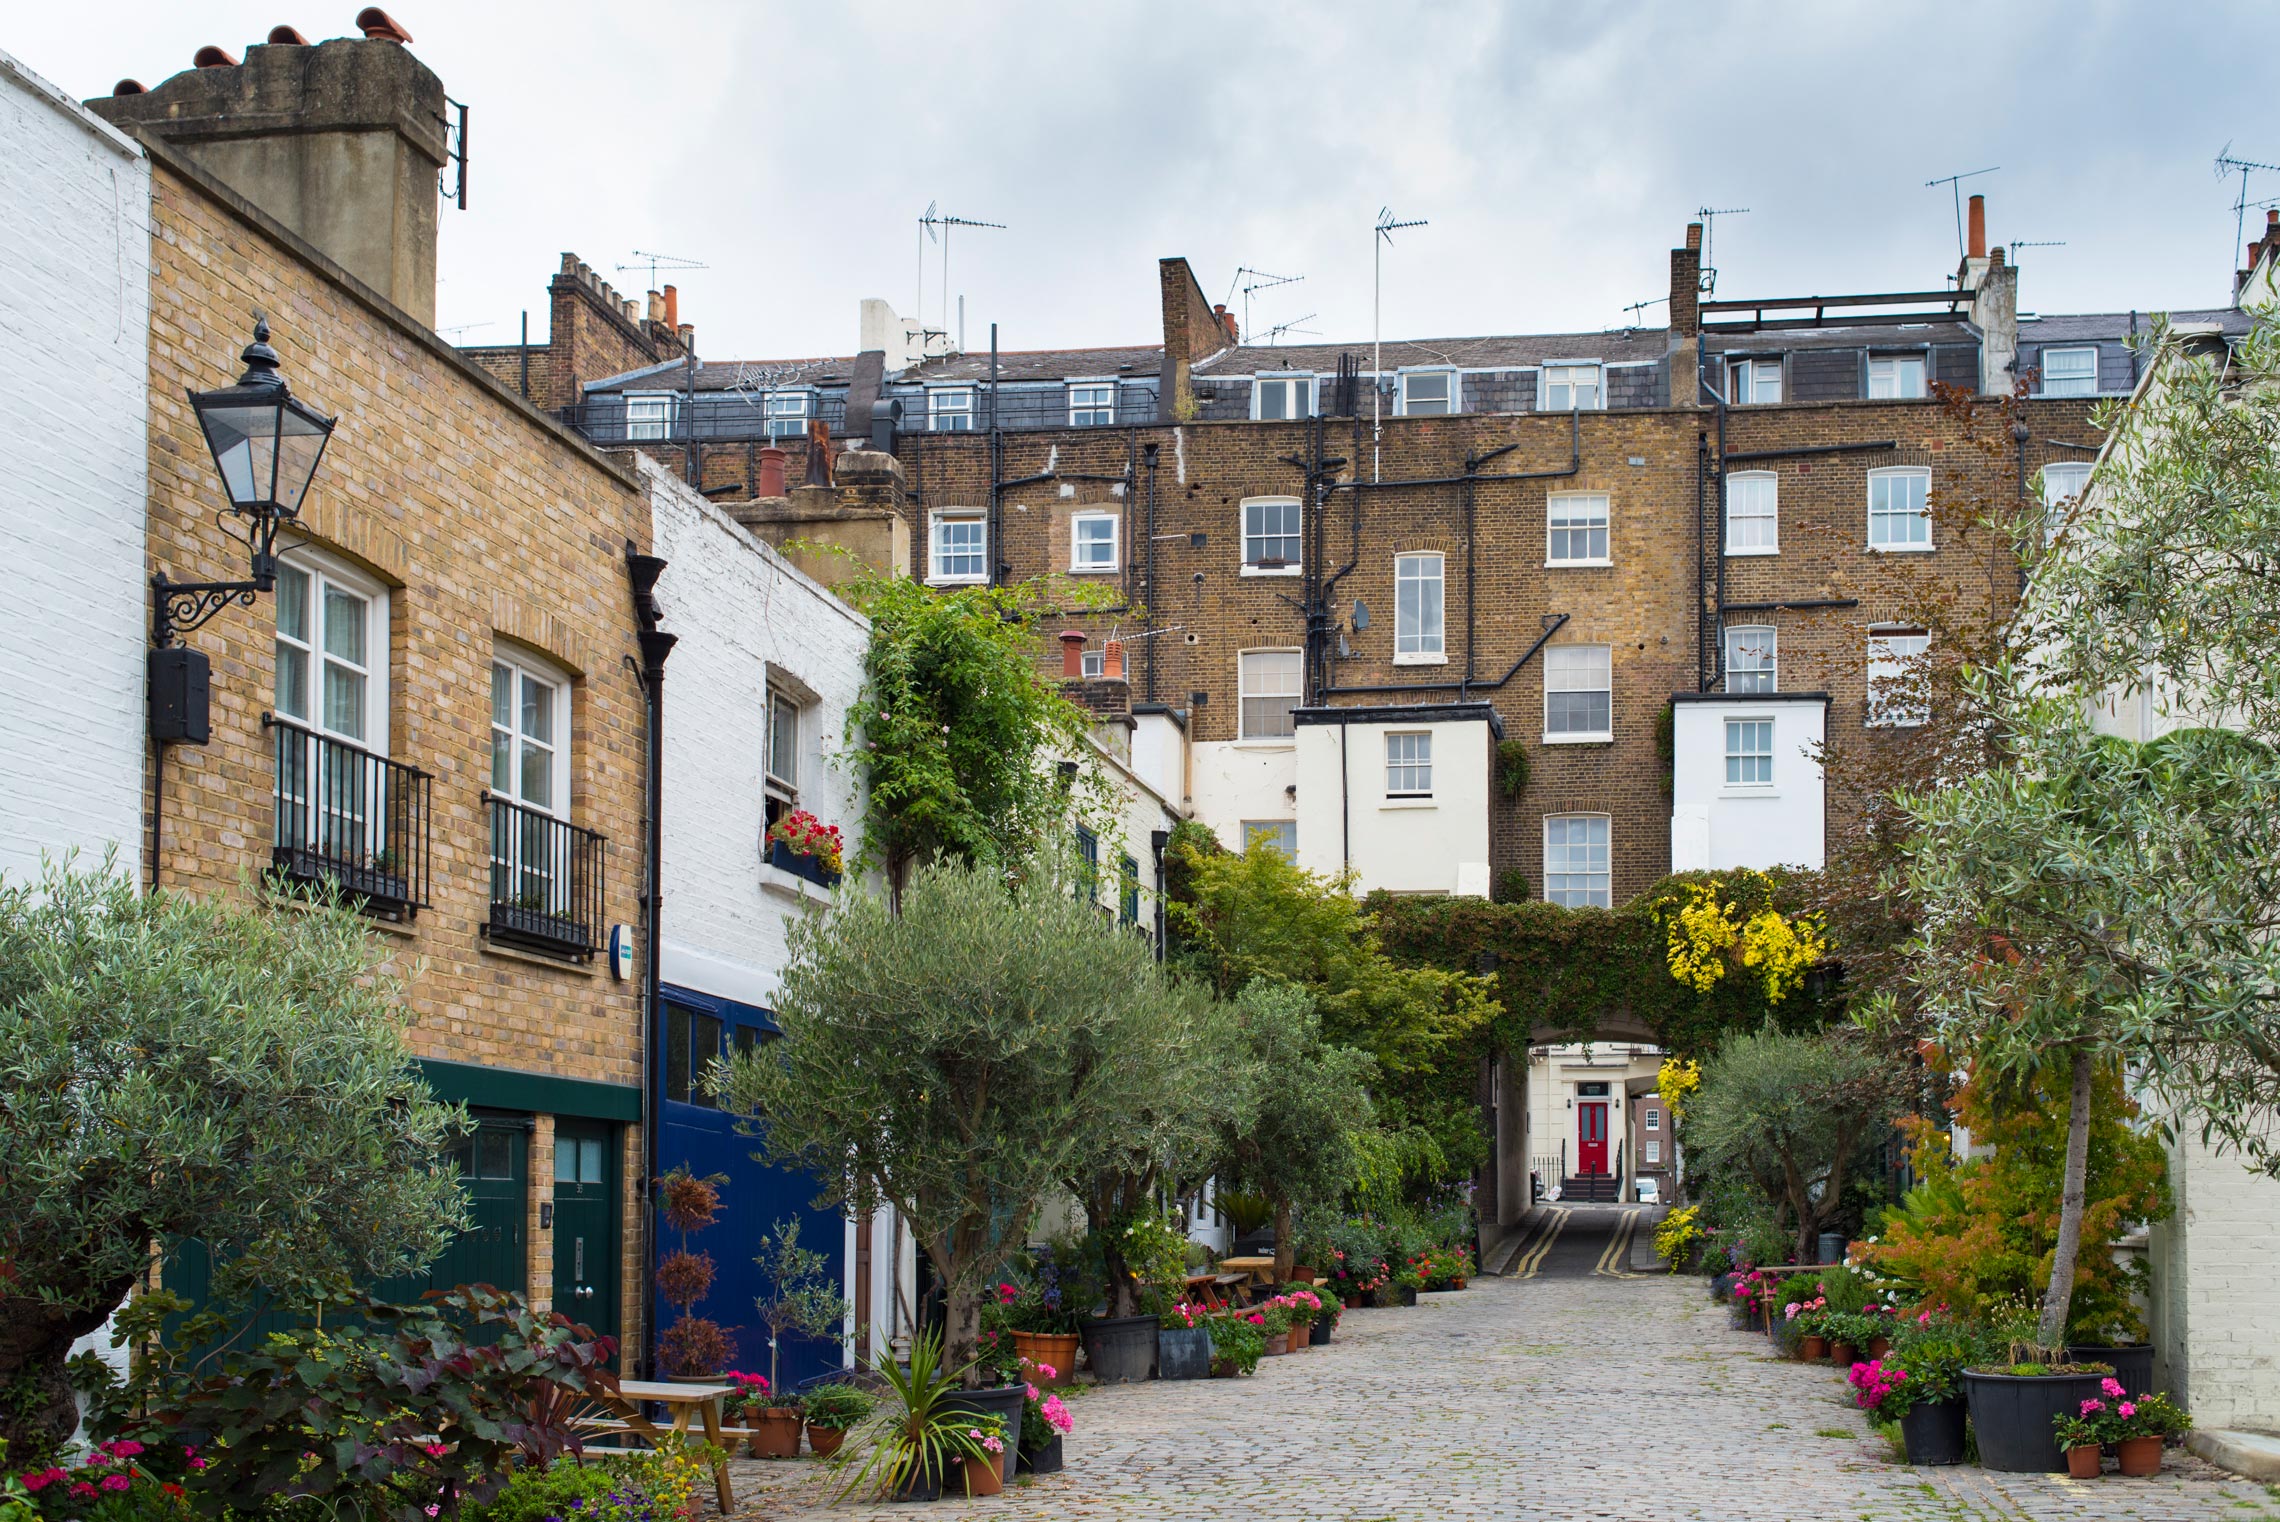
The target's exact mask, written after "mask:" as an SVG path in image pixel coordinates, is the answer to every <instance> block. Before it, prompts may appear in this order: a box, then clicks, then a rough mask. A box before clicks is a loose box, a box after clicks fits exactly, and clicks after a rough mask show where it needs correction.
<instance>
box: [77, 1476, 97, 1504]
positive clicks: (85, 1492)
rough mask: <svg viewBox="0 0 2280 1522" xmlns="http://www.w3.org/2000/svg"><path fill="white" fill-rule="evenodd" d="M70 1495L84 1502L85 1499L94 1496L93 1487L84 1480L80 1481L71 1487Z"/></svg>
mask: <svg viewBox="0 0 2280 1522" xmlns="http://www.w3.org/2000/svg"><path fill="white" fill-rule="evenodd" d="M71 1493H72V1494H73V1495H74V1496H77V1497H79V1498H80V1499H81V1500H85V1499H86V1498H87V1497H89V1496H91V1495H94V1494H95V1487H94V1486H92V1485H90V1484H88V1483H87V1482H86V1481H85V1480H81V1481H79V1482H77V1483H76V1484H74V1485H73V1486H72V1487H71Z"/></svg>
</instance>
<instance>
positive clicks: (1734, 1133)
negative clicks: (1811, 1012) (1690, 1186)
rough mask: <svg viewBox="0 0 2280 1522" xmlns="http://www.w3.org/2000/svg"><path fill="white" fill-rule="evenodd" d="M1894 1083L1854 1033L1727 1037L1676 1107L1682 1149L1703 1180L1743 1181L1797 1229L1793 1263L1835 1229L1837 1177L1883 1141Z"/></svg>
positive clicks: (1839, 1203) (1890, 1069)
mask: <svg viewBox="0 0 2280 1522" xmlns="http://www.w3.org/2000/svg"><path fill="white" fill-rule="evenodd" d="M1902 1087H1903V1075H1902V1074H1901V1073H1900V1072H1899V1071H1898V1070H1897V1069H1896V1068H1895V1066H1894V1065H1893V1063H1892V1061H1891V1060H1890V1058H1889V1057H1888V1056H1887V1055H1886V1054H1885V1053H1884V1052H1882V1051H1880V1050H1879V1049H1877V1047H1876V1046H1874V1045H1873V1044H1872V1043H1871V1042H1869V1041H1868V1040H1867V1039H1866V1038H1865V1037H1864V1036H1863V1035H1862V1033H1861V1032H1859V1031H1856V1030H1852V1029H1849V1028H1838V1029H1834V1030H1827V1031H1820V1032H1815V1033H1811V1034H1795V1033H1792V1032H1788V1031H1782V1030H1776V1029H1774V1028H1772V1027H1770V1026H1769V1027H1767V1028H1766V1029H1764V1030H1761V1031H1756V1032H1752V1033H1749V1034H1746V1035H1739V1036H1733V1037H1729V1038H1728V1039H1727V1040H1726V1041H1725V1043H1724V1044H1723V1045H1721V1046H1720V1047H1719V1048H1718V1050H1717V1053H1716V1054H1715V1055H1713V1056H1712V1057H1711V1058H1710V1060H1709V1061H1708V1062H1707V1063H1705V1064H1704V1066H1703V1069H1702V1086H1701V1088H1700V1089H1698V1090H1697V1091H1696V1093H1695V1095H1694V1098H1693V1099H1692V1100H1691V1101H1690V1102H1689V1103H1688V1105H1687V1107H1686V1137H1687V1146H1688V1148H1689V1149H1690V1151H1691V1152H1692V1154H1693V1156H1694V1158H1695V1159H1696V1160H1697V1161H1698V1162H1700V1163H1702V1164H1704V1165H1706V1166H1708V1167H1709V1168H1711V1169H1713V1170H1724V1171H1730V1172H1731V1173H1733V1174H1734V1175H1736V1176H1738V1177H1740V1178H1744V1179H1747V1180H1748V1181H1749V1182H1750V1183H1751V1184H1752V1185H1754V1186H1755V1187H1756V1189H1757V1191H1758V1192H1759V1193H1760V1194H1761V1195H1763V1196H1764V1197H1765V1200H1766V1203H1767V1204H1769V1205H1771V1206H1772V1207H1773V1208H1774V1209H1775V1210H1777V1211H1778V1210H1780V1209H1781V1208H1783V1207H1784V1206H1786V1207H1787V1208H1788V1210H1789V1213H1790V1215H1791V1217H1792V1219H1794V1220H1795V1221H1796V1223H1797V1256H1798V1259H1799V1261H1801V1262H1807V1263H1809V1262H1811V1261H1812V1260H1813V1238H1814V1236H1815V1235H1816V1234H1817V1233H1818V1232H1819V1231H1820V1230H1821V1228H1822V1226H1824V1225H1826V1224H1828V1223H1830V1222H1833V1221H1835V1220H1836V1219H1837V1215H1838V1212H1839V1211H1840V1210H1841V1209H1842V1207H1843V1194H1844V1184H1845V1176H1846V1173H1847V1171H1848V1170H1849V1169H1850V1168H1851V1167H1852V1165H1853V1164H1854V1162H1855V1161H1857V1160H1858V1159H1859V1158H1860V1157H1862V1156H1863V1155H1865V1153H1866V1152H1867V1150H1868V1149H1869V1148H1871V1147H1874V1146H1875V1145H1876V1144H1877V1143H1878V1142H1879V1141H1880V1140H1881V1139H1882V1138H1883V1136H1884V1135H1885V1134H1886V1128H1887V1127H1888V1126H1889V1125H1890V1124H1891V1121H1892V1119H1893V1117H1894V1115H1895V1114H1896V1113H1897V1112H1898V1110H1899V1108H1900V1100H1901V1093H1902Z"/></svg>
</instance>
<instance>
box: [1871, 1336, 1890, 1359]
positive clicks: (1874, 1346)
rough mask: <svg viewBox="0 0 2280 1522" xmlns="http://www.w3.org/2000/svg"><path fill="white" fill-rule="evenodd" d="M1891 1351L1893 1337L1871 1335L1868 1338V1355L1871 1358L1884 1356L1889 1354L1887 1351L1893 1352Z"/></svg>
mask: <svg viewBox="0 0 2280 1522" xmlns="http://www.w3.org/2000/svg"><path fill="white" fill-rule="evenodd" d="M1891 1351H1892V1339H1891V1338H1889V1337H1871V1338H1869V1339H1868V1356H1869V1357H1870V1358H1871V1359H1877V1358H1882V1357H1883V1356H1884V1355H1885V1354H1887V1353H1889V1352H1891Z"/></svg>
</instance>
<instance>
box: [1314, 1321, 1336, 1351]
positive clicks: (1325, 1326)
mask: <svg viewBox="0 0 2280 1522" xmlns="http://www.w3.org/2000/svg"><path fill="white" fill-rule="evenodd" d="M1337 1329H1338V1323H1336V1322H1335V1321H1332V1320H1331V1319H1330V1318H1329V1317H1328V1316H1317V1317H1315V1318H1314V1324H1313V1325H1312V1326H1310V1327H1308V1328H1307V1329H1306V1341H1307V1345H1308V1346H1309V1347H1317V1348H1320V1347H1327V1346H1328V1345H1329V1343H1330V1334H1331V1333H1332V1332H1334V1331H1336V1330H1337Z"/></svg>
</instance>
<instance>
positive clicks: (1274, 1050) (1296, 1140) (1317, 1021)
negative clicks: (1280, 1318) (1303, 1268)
mask: <svg viewBox="0 0 2280 1522" xmlns="http://www.w3.org/2000/svg"><path fill="white" fill-rule="evenodd" d="M1234 1006H1235V1009H1236V1013H1237V1015H1238V1017H1239V1019H1240V1021H1241V1029H1242V1034H1243V1037H1244V1041H1245V1043H1246V1045H1247V1046H1248V1048H1249V1053H1250V1058H1251V1061H1252V1062H1253V1063H1254V1064H1255V1065H1256V1068H1257V1071H1258V1073H1259V1075H1260V1076H1259V1082H1260V1094H1259V1103H1258V1107H1257V1111H1256V1113H1255V1114H1254V1115H1253V1116H1252V1117H1251V1119H1250V1121H1249V1123H1248V1124H1231V1125H1229V1126H1227V1127H1226V1128H1225V1130H1224V1131H1223V1133H1222V1135H1221V1139H1220V1141H1221V1151H1220V1158H1221V1164H1220V1176H1221V1178H1222V1180H1223V1181H1224V1182H1226V1183H1228V1184H1231V1185H1235V1186H1237V1187H1240V1188H1242V1189H1245V1190H1248V1191H1250V1192H1252V1193H1254V1194H1258V1195H1261V1196H1263V1197H1264V1198H1265V1199H1266V1201H1267V1203H1268V1204H1269V1205H1270V1206H1272V1207H1273V1209H1274V1213H1275V1282H1276V1283H1277V1284H1281V1283H1284V1282H1286V1281H1287V1280H1288V1279H1289V1278H1290V1273H1291V1264H1292V1261H1293V1249H1294V1248H1295V1246H1296V1241H1295V1236H1294V1233H1293V1232H1292V1230H1291V1218H1292V1216H1293V1215H1294V1214H1295V1213H1296V1212H1297V1211H1298V1210H1302V1209H1305V1208H1307V1207H1310V1206H1318V1205H1335V1204H1336V1203H1337V1202H1338V1200H1339V1199H1340V1197H1341V1196H1343V1195H1344V1194H1345V1193H1346V1191H1347V1190H1348V1189H1350V1188H1352V1187H1353V1184H1354V1181H1355V1172H1356V1166H1357V1155H1356V1149H1355V1137H1356V1136H1357V1135H1358V1134H1361V1133H1365V1132H1367V1131H1369V1130H1370V1128H1371V1127H1372V1126H1373V1125H1374V1124H1375V1122H1376V1117H1375V1114H1374V1110H1373V1107H1372V1105H1371V1103H1370V1091H1369V1087H1368V1086H1369V1083H1370V1081H1371V1079H1372V1078H1373V1077H1374V1076H1375V1075H1376V1073H1377V1063H1376V1061H1375V1060H1374V1059H1373V1058H1372V1057H1371V1056H1370V1055H1369V1054H1368V1053H1367V1052H1362V1051H1357V1050H1356V1049H1354V1048H1352V1047H1347V1046H1336V1045H1333V1044H1331V1043H1330V1042H1327V1041H1325V1040H1323V1038H1322V1018H1321V1016H1320V1014H1319V1013H1318V1012H1317V1011H1316V1009H1315V1007H1314V997H1313V995H1311V994H1310V993H1308V992H1307V991H1306V990H1305V989H1303V988H1300V987H1297V986H1296V985H1294V984H1290V983H1276V982H1272V981H1269V980H1268V979H1265V978H1258V979H1254V980H1253V981H1252V982H1251V983H1250V984H1248V985H1247V986H1246V987H1245V988H1244V989H1243V991H1242V992H1241V993H1240V994H1238V995H1237V996H1236V997H1235V1000H1234Z"/></svg>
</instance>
